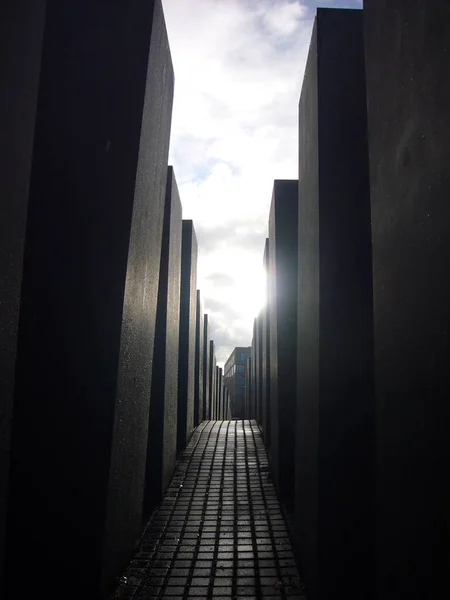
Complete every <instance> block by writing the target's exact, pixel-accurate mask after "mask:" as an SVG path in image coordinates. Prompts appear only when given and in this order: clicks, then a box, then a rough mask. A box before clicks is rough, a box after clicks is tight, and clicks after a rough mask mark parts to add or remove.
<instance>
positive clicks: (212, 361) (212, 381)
mask: <svg viewBox="0 0 450 600" xmlns="http://www.w3.org/2000/svg"><path fill="white" fill-rule="evenodd" d="M209 356H210V358H209V413H210V417H209V418H210V419H215V418H216V411H215V398H216V354H215V350H214V341H213V340H211V341H210V342H209Z"/></svg>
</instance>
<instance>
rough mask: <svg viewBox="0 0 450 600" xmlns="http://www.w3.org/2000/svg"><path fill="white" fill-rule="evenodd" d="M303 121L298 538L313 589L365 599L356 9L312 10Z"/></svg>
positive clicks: (368, 413)
mask: <svg viewBox="0 0 450 600" xmlns="http://www.w3.org/2000/svg"><path fill="white" fill-rule="evenodd" d="M299 125H300V135H299V149H300V161H299V238H298V261H299V262H298V272H299V278H298V285H299V287H298V297H299V305H298V379H297V386H298V395H297V436H296V442H297V451H296V460H297V467H296V507H295V508H296V521H297V523H296V527H297V534H296V540H297V541H298V546H299V550H300V559H301V563H302V567H303V571H304V576H305V580H306V583H307V586H308V591H309V595H310V596H311V598H320V599H329V598H330V597H332V596H333V595H334V594H335V593H336V590H340V589H345V594H346V597H347V598H355V599H356V598H358V599H359V598H361V597H364V598H368V599H369V598H373V597H374V563H375V560H374V559H375V557H374V539H373V531H374V496H375V487H374V400H373V341H372V338H373V317H372V256H371V230H370V203H369V174H368V150H367V117H366V93H365V69H364V42H363V13H362V11H358V10H336V9H319V10H318V12H317V18H316V22H315V26H314V30H313V35H312V40H311V46H310V50H309V55H308V61H307V66H306V71H305V78H304V82H303V89H302V93H301V98H300V106H299ZM349 570H351V572H352V577H351V578H348V576H347V575H348V573H349Z"/></svg>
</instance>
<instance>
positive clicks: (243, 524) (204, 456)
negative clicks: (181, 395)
mask: <svg viewBox="0 0 450 600" xmlns="http://www.w3.org/2000/svg"><path fill="white" fill-rule="evenodd" d="M121 581H122V583H121V584H120V586H119V587H118V589H117V590H116V592H115V594H114V595H113V598H115V599H116V598H134V599H135V600H156V599H159V598H173V599H175V598H180V599H181V598H200V599H204V598H237V599H238V600H244V599H245V598H247V599H249V598H257V599H259V598H264V599H267V600H268V599H270V598H273V599H275V598H277V599H279V598H289V599H291V598H297V599H303V600H304V599H305V596H303V595H302V586H301V583H300V580H299V576H298V571H297V568H296V565H295V561H294V556H293V554H292V549H291V544H290V541H289V538H288V535H287V531H286V526H285V521H284V518H283V515H282V514H281V512H280V507H279V504H278V501H277V499H276V495H275V491H274V487H273V484H272V482H271V480H270V476H269V472H268V465H267V456H266V451H265V448H264V445H263V441H262V438H261V434H260V432H259V429H258V427H257V425H256V423H255V421H204V422H203V423H201V424H200V426H199V427H198V428H197V429H196V431H195V432H194V434H193V436H192V439H191V441H190V443H189V445H188V447H187V448H186V450H185V452H184V453H183V455H182V457H181V459H180V460H179V462H178V465H177V469H176V471H175V474H174V477H173V479H172V482H171V485H170V487H169V489H168V491H167V494H166V496H165V498H164V501H163V503H162V504H161V507H160V509H159V510H158V511H157V512H156V513H155V514H154V515H153V518H152V520H151V522H150V524H149V526H148V527H147V530H146V532H145V534H144V536H143V539H142V543H141V545H140V547H139V549H138V552H137V553H136V555H135V557H134V559H133V561H132V562H131V563H130V566H129V568H128V569H127V570H126V572H125V574H124V576H123V578H122V580H121Z"/></svg>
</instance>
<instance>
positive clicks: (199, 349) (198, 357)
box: [194, 290, 204, 427]
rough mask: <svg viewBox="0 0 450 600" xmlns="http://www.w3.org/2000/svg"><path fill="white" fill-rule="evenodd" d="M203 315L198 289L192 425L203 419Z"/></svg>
mask: <svg viewBox="0 0 450 600" xmlns="http://www.w3.org/2000/svg"><path fill="white" fill-rule="evenodd" d="M203 326H204V315H203V301H202V298H201V294H200V290H197V310H196V319H195V381H194V427H197V425H198V424H199V423H200V422H201V421H203V420H204V416H203V344H204V335H203Z"/></svg>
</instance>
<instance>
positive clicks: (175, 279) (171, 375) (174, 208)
mask: <svg viewBox="0 0 450 600" xmlns="http://www.w3.org/2000/svg"><path fill="white" fill-rule="evenodd" d="M181 221H182V210H181V202H180V196H179V193H178V187H177V182H176V179H175V174H174V171H173V168H172V167H169V169H168V173H167V187H166V199H165V208H164V225H163V235H162V246H161V261H160V269H159V287H158V308H157V314H156V331H155V346H154V355H153V367H152V393H151V399H150V415H149V427H148V442H147V465H146V480H145V494H144V513H145V515H146V516H150V514H151V512H152V511H153V510H154V508H155V507H156V506H157V505H158V504H159V503H160V502H161V500H162V497H163V496H164V493H165V491H166V488H167V486H168V484H169V481H170V478H171V476H172V474H173V470H174V468H175V462H176V457H177V410H178V338H179V329H180V288H181Z"/></svg>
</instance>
